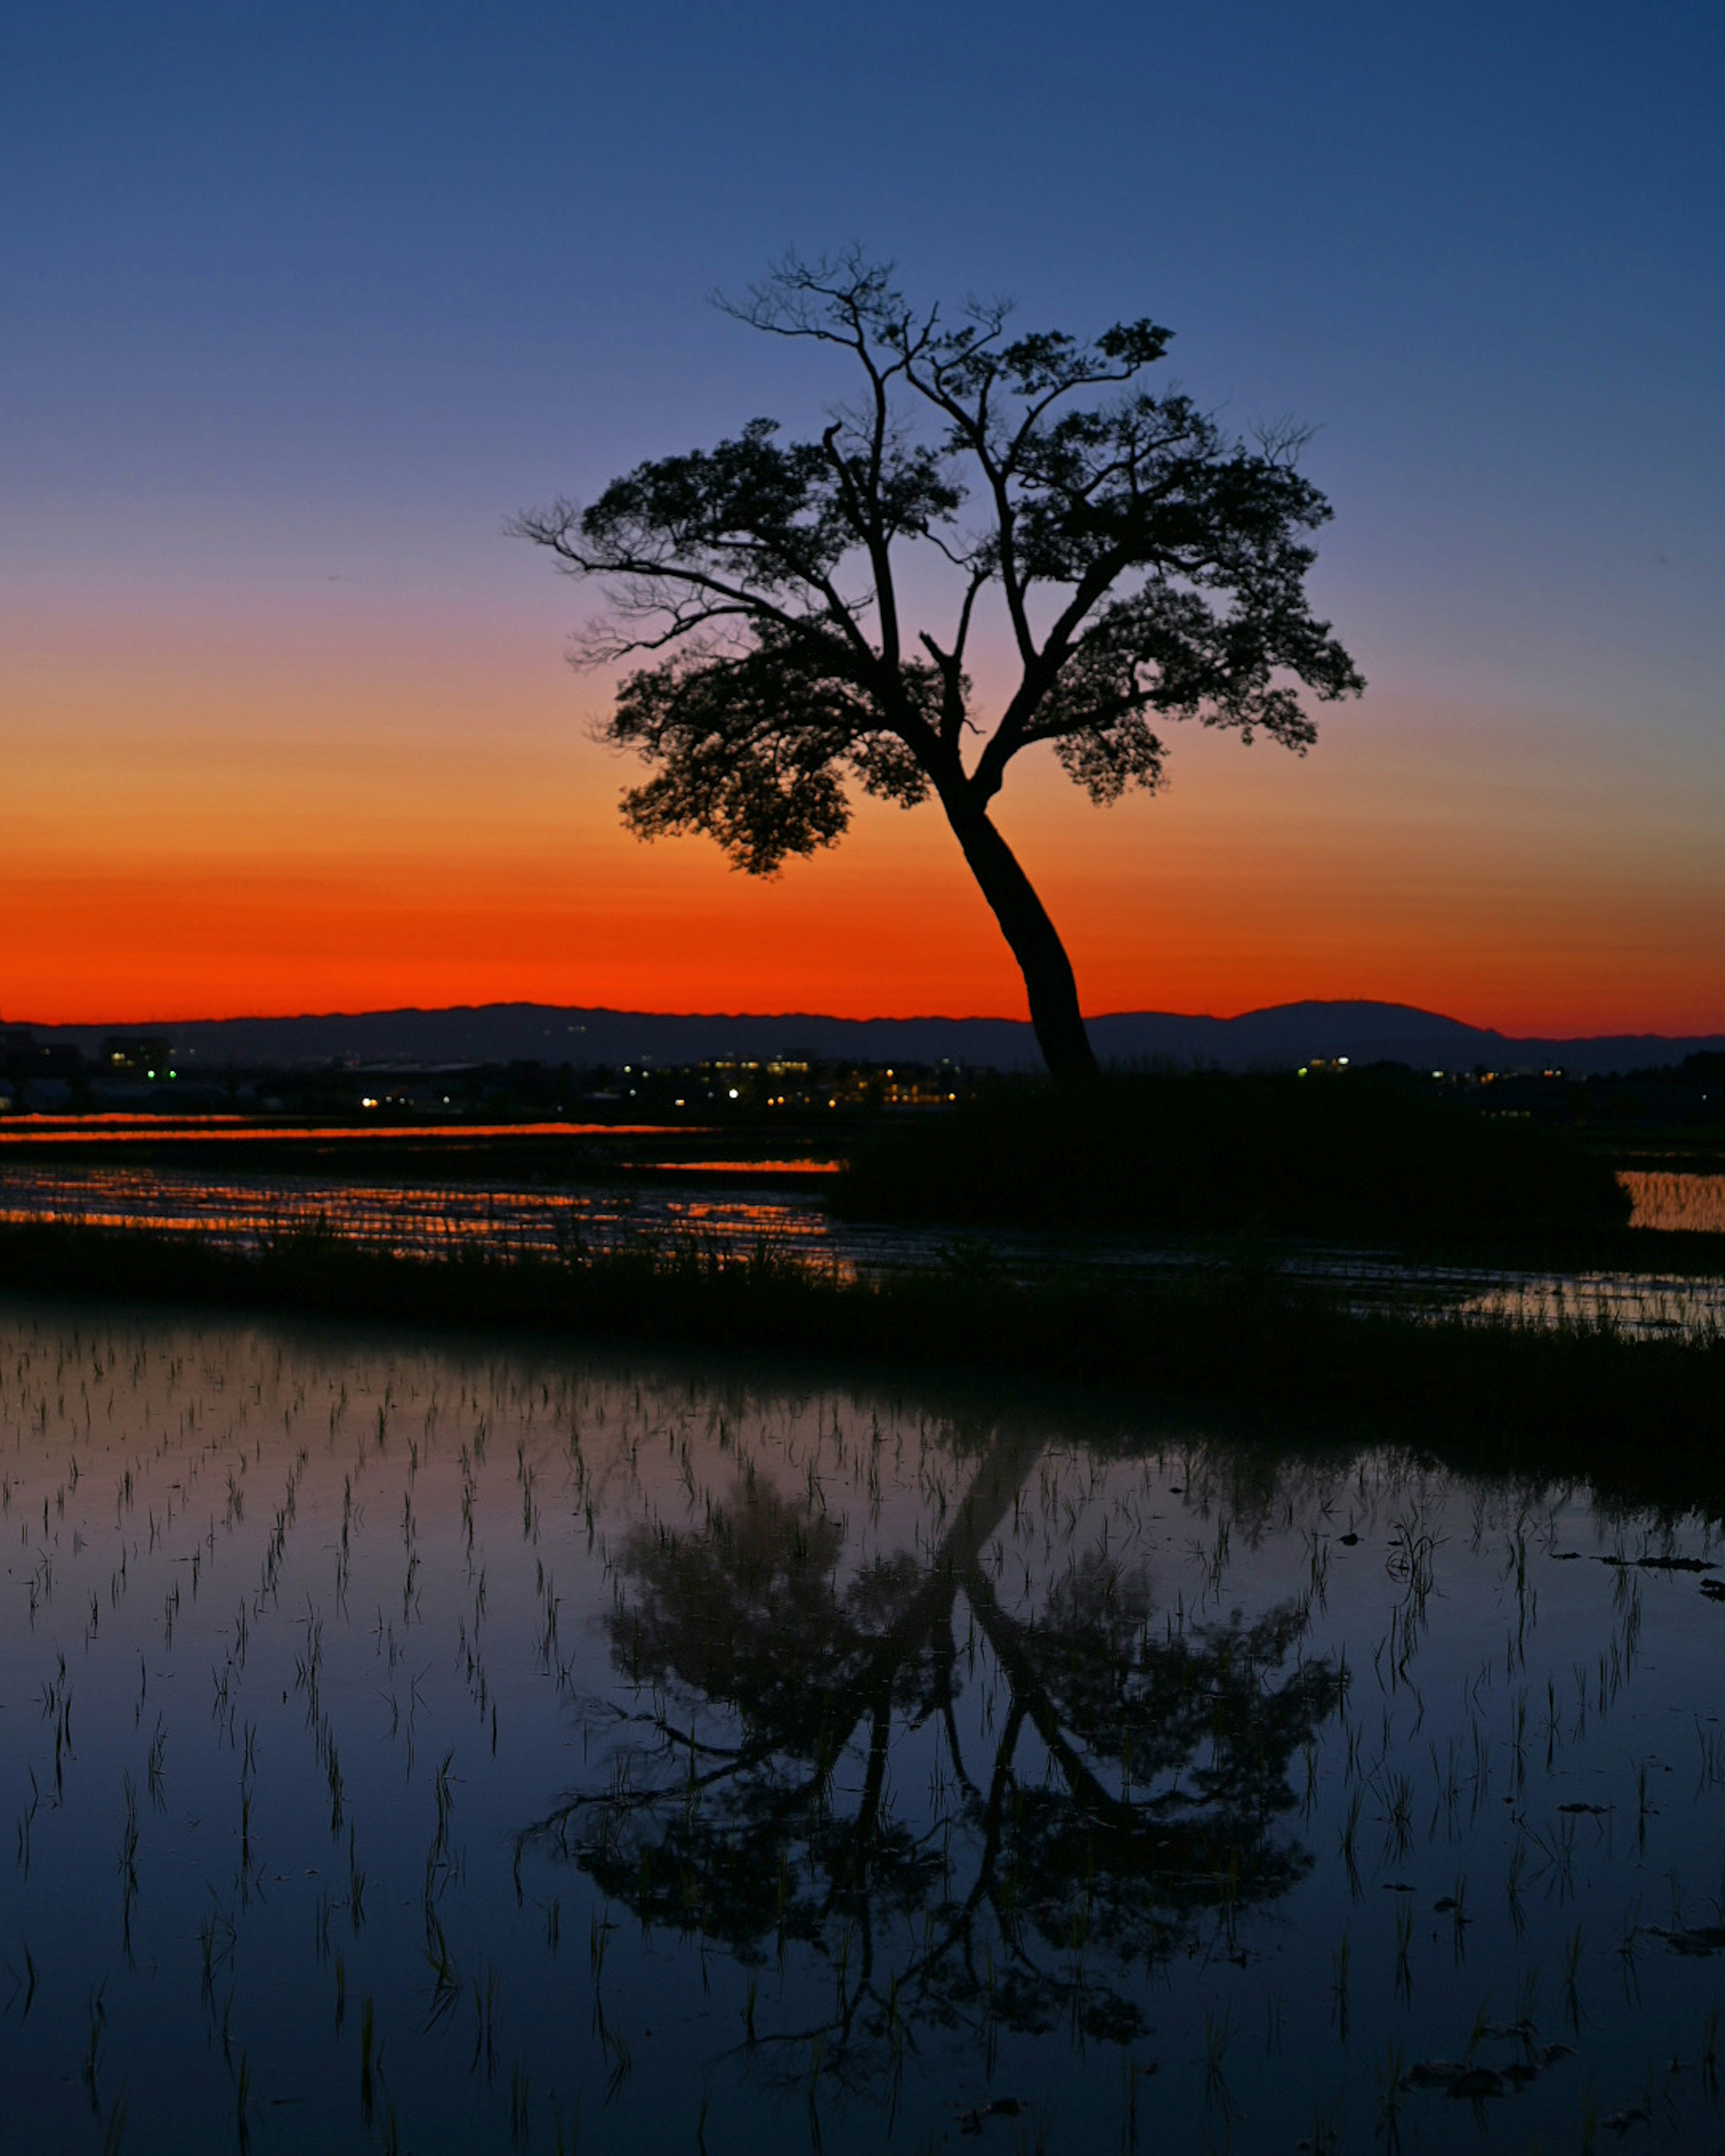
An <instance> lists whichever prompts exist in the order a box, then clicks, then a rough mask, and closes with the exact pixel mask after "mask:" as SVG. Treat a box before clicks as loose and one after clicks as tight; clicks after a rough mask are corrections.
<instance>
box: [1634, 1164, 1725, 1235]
mask: <svg viewBox="0 0 1725 2156" xmlns="http://www.w3.org/2000/svg"><path fill="white" fill-rule="evenodd" d="M1617 1179H1618V1181H1619V1182H1620V1183H1621V1184H1622V1185H1623V1187H1624V1188H1625V1190H1627V1191H1628V1193H1629V1194H1630V1199H1632V1201H1633V1202H1634V1206H1635V1210H1634V1212H1633V1213H1632V1214H1630V1226H1631V1227H1632V1228H1663V1229H1667V1230H1669V1231H1671V1232H1672V1233H1674V1234H1678V1235H1683V1234H1688V1235H1725V1175H1685V1174H1673V1173H1671V1172H1670V1171H1668V1170H1666V1171H1658V1172H1656V1171H1654V1170H1651V1169H1645V1168H1625V1169H1621V1170H1620V1171H1619V1173H1618V1178H1617Z"/></svg>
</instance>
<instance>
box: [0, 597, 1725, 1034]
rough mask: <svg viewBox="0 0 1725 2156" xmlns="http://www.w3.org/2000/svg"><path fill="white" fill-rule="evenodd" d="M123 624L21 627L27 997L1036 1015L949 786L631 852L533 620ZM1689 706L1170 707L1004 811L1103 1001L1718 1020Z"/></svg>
mask: <svg viewBox="0 0 1725 2156" xmlns="http://www.w3.org/2000/svg"><path fill="white" fill-rule="evenodd" d="M306 603H307V605H308V607H309V606H310V604H311V602H309V601H308V602H306ZM563 612H565V613H566V612H567V607H566V606H565V607H564V608H563ZM558 618H559V619H561V618H562V617H561V615H559V617H558ZM49 627H50V628H52V624H49ZM127 627H129V628H130V629H131V630H132V631H133V632H134V633H133V634H131V635H130V636H126V635H122V634H120V633H119V631H118V630H116V629H114V628H113V627H112V625H111V624H110V626H109V628H107V629H101V628H100V626H99V627H98V628H96V629H92V630H91V631H90V634H88V635H87V636H86V637H85V638H84V639H83V640H82V641H81V642H78V643H76V644H75V645H74V640H73V639H72V638H71V635H70V630H69V628H68V627H67V625H66V624H61V632H63V633H55V634H49V633H48V631H47V630H42V631H40V632H38V630H37V629H36V627H35V625H34V624H32V625H31V626H30V627H29V628H27V629H26V630H25V632H24V633H23V638H22V641H21V643H20V644H19V645H18V649H16V650H14V651H12V652H9V654H8V684H7V685H6V687H5V688H4V689H3V690H0V729H3V732H4V737H5V742H6V757H7V780H6V785H5V788H4V792H3V794H0V922H3V924H4V929H3V934H0V1014H3V1015H4V1017H6V1018H7V1019H12V1020H15V1021H28V1020H31V1019H34V1020H37V1021H39V1022H44V1023H45V1022H50V1021H55V1020H82V1021H85V1022H89V1023H100V1022H103V1021H108V1020H111V1021H115V1022H127V1021H131V1022H136V1021H140V1020H142V1019H149V1018H159V1019H171V1018H175V1017H182V1018H188V1017H194V1016H220V1015H224V1014H238V1013H272V1012H275V1013H280V1012H292V1011H300V1010H307V1009H321V1010H332V1009H348V1010H353V1009H377V1008H379V1007H389V1006H400V1005H404V1004H421V1005H426V1006H432V1005H441V1004H458V1003H481V1002H494V1001H505V1000H514V999H531V1000H541V1001H546V1002H553V1003H566V1004H603V1005H610V1006H614V1007H622V1008H639V1009H655V1010H716V1009H728V1010H785V1009H802V1010H824V1011H829V1012H832V1013H834V1014H839V1015H850V1016H866V1015H874V1014H901V1015H908V1014H915V1013H924V1012H943V1013H948V1014H954V1015H963V1014H1012V1015H1018V1014H1022V1011H1023V1008H1024V1003H1023V990H1022V987H1021V985H1020V983H1019V980H1018V978H1017V975H1016V973H1015V971H1014V968H1013V965H1012V962H1011V960H1010V958H1009V956H1008V954H1007V952H1006V951H1005V948H1004V945H1003V944H1002V942H1001V941H1000V938H999V933H998V931H997V930H996V928H995V927H994V924H993V920H992V918H991V917H990V916H989V915H988V911H987V910H986V908H985V907H984V906H983V902H982V901H981V899H980V897H979V896H978V894H977V893H976V891H975V890H974V889H973V886H972V885H970V883H969V881H968V877H967V876H966V874H965V872H964V870H963V865H962V863H961V862H960V860H959V859H958V856H957V850H956V847H955V846H954V844H953V842H952V839H951V838H950V836H949V835H948V834H947V832H946V831H945V829H943V828H942V824H941V823H940V820H939V818H938V814H937V812H936V811H934V810H933V809H931V808H925V809H923V810H921V811H918V812H916V814H912V815H910V816H904V815H901V814H899V813H897V812H896V811H893V810H891V809H887V808H880V807H876V806H874V805H872V804H870V805H865V808H863V809H862V810H861V811H860V814H859V815H858V818H857V821H856V824H855V828H854V829H853V831H852V833H851V834H850V836H849V837H848V838H847V839H845V842H844V843H843V844H841V845H840V846H839V848H838V849H837V850H834V851H833V852H832V853H830V854H829V855H824V856H822V857H820V858H819V859H818V860H814V861H810V862H806V863H796V864H793V865H792V866H791V867H790V868H789V869H788V870H787V871H786V872H785V874H784V875H783V877H782V878H780V879H779V880H777V881H776V882H771V883H760V882H756V881H752V880H749V879H747V878H745V877H742V876H739V875H734V874H732V873H731V872H730V871H729V870H727V869H726V865H725V864H724V862H723V861H722V860H721V857H720V856H719V855H718V854H717V853H716V850H714V849H713V848H712V847H711V846H710V845H708V844H705V843H704V842H701V841H697V840H688V841H675V842H666V843H661V844H658V845H655V846H651V847H644V846H641V845H639V844H637V843H636V842H635V841H634V839H631V838H630V837H629V835H628V834H626V833H624V831H622V830H621V829H619V825H618V823H617V819H616V813H615V803H616V798H617V794H618V792H619V788H620V787H621V786H622V785H623V784H624V783H627V782H628V780H629V778H630V776H631V775H632V767H630V766H629V765H627V764H626V763H623V762H619V761H618V760H616V759H615V758H614V757H612V756H611V755H609V754H608V753H607V752H603V751H602V750H601V749H599V748H598V747H595V746H594V745H593V743H592V742H590V741H589V740H588V738H587V737H586V736H585V735H584V733H583V725H582V720H583V713H584V712H585V713H588V714H590V713H591V711H593V709H594V708H595V707H596V706H597V704H598V702H599V701H601V698H600V696H599V692H598V690H597V689H596V687H595V686H594V685H592V684H587V685H583V684H582V683H581V682H580V681H578V680H575V679H573V678H572V677H571V676H570V675H568V674H567V671H566V670H564V669H563V668H562V666H561V665H560V664H559V663H558V661H557V644H556V639H555V636H554V634H552V624H551V623H550V622H549V621H546V622H543V623H541V622H538V621H535V622H533V623H531V624H528V623H521V622H518V623H515V624H504V631H506V632H507V633H506V634H505V633H503V631H500V632H499V633H498V634H497V636H496V637H495V639H494V642H493V644H492V645H491V647H490V648H489V649H488V648H486V646H485V643H484V639H483V638H481V637H477V636H476V637H475V639H470V643H469V644H462V643H461V642H460V640H459V639H456V638H454V636H453V633H451V634H449V635H446V636H445V637H444V639H443V640H442V641H441V642H440V641H439V636H438V635H437V634H435V633H434V632H433V631H432V630H430V629H427V628H426V626H425V625H424V624H416V625H413V626H412V629H411V633H410V632H409V628H408V625H403V624H398V631H399V633H398V634H397V635H396V637H395V639H394V640H393V642H392V640H391V639H390V638H389V637H388V636H387V635H384V634H382V632H381V631H378V630H377V629H376V625H375V624H373V628H372V631H371V632H367V633H363V634H362V629H363V624H360V625H358V626H355V625H354V624H349V627H348V629H347V631H346V632H344V634H346V636H347V641H346V642H345V643H344V642H343V641H342V640H341V638H340V637H335V638H333V640H332V638H331V634H330V633H322V640H321V642H320V641H319V640H318V639H317V638H316V637H311V638H310V639H309V641H308V645H307V649H309V651H310V653H311V655H310V656H300V657H296V656H295V652H294V649H293V648H292V644H291V639H286V640H283V639H278V640H277V642H276V643H275V644H270V643H269V642H268V640H267V639H263V637H262V632H261V631H260V632H259V636H258V637H257V638H255V639H253V642H254V644H260V645H261V649H259V650H254V649H252V648H251V646H250V645H249V644H248V641H247V639H246V637H245V636H244V634H241V633H240V630H239V628H234V629H233V630H232V633H231V634H228V636H227V637H226V638H225V639H223V637H222V636H219V635H212V636H210V637H208V638H206V639H203V640H202V641H200V640H199V639H197V638H193V637H192V636H191V635H189V634H185V635H177V634H174V633H172V624H169V625H168V627H167V628H163V627H162V626H161V625H160V624H157V626H156V627H155V628H153V629H152V628H151V627H150V625H149V624H140V623H138V622H136V621H133V622H131V623H130V624H125V623H122V624H121V628H127ZM324 630H325V631H327V624H325V625H324ZM1676 738H1677V740H1678V745H1677V746H1676V747H1673V746H1672V745H1671V739H1669V738H1668V739H1667V740H1666V742H1665V745H1664V747H1662V749H1661V752H1660V754H1659V755H1658V756H1657V757H1654V756H1651V755H1648V754H1645V753H1643V752H1642V751H1643V748H1644V747H1645V744H1640V745H1638V743H1637V742H1636V740H1635V737H1634V736H1633V733H1632V731H1630V730H1628V729H1625V728H1623V727H1620V726H1614V725H1613V724H1610V723H1608V722H1607V721H1604V720H1603V719H1600V720H1597V721H1594V720H1588V721H1582V720H1576V719H1574V717H1573V716H1568V715H1558V714H1554V713H1543V712H1540V711H1489V712H1488V711H1478V710H1475V711H1471V712H1467V713H1463V714H1460V715H1455V714H1452V713H1450V712H1449V711H1445V710H1444V709H1441V708H1440V706H1438V705H1437V704H1436V703H1435V702H1434V701H1432V700H1430V698H1427V699H1426V700H1425V701H1420V699H1418V698H1415V697H1414V696H1409V695H1406V694H1398V693H1397V692H1394V691H1393V690H1380V691H1378V692H1375V693H1374V694H1373V696H1371V697H1368V700H1367V701H1366V703H1365V704H1364V705H1363V706H1358V707H1350V708H1348V710H1346V711H1341V712H1339V713H1337V714H1335V715H1333V716H1330V717H1329V718H1328V720H1327V724H1326V727H1325V731H1324V734H1323V738H1322V741H1321V742H1320V745H1319V747H1318V748H1317V751H1316V752H1314V753H1313V754H1312V756H1311V757H1307V758H1306V759H1304V760H1303V761H1301V760H1296V759H1294V758H1291V757H1288V756H1286V754H1284V753H1282V752H1280V751H1278V750H1276V749H1275V748H1273V747H1266V746H1262V745H1260V746H1257V747H1254V748H1252V749H1250V750H1244V749H1242V748H1241V747H1240V745H1239V744H1238V743H1237V742H1234V741H1232V740H1230V739H1224V738H1219V737H1209V736H1205V735H1203V734H1201V733H1194V732H1190V731H1186V732H1180V733H1178V735H1177V737H1176V741H1175V752H1174V755H1173V762H1172V773H1173V786H1172V788H1171V790H1170V791H1169V792H1168V793H1167V794H1166V795H1165V796H1164V797H1163V798H1159V799H1157V800H1147V799H1143V798H1135V799H1132V800H1129V801H1127V803H1123V804H1122V806H1120V807H1119V808H1115V809H1112V810H1109V811H1106V812H1099V811H1097V810H1095V809H1093V808H1091V807H1090V806H1089V805H1088V804H1087V803H1086V801H1085V800H1084V798H1083V797H1081V795H1079V794H1077V793H1076V792H1074V791H1073V790H1072V789H1071V788H1069V787H1068V786H1067V785H1066V784H1065V781H1064V780H1062V779H1060V778H1059V777H1058V776H1057V774H1055V773H1054V772H1053V771H1052V769H1051V768H1050V767H1046V766H1045V767H1043V768H1041V769H1040V770H1029V769H1024V767H1019V768H1016V769H1015V770H1014V775H1013V778H1012V779H1011V780H1010V782H1009V789H1008V792H1007V793H1006V794H1005V795H1004V797H1003V799H1002V802H1001V804H1000V809H999V814H1000V820H1001V822H1002V824H1003V826H1004V829H1006V831H1007V833H1008V834H1009V837H1010V838H1011V839H1012V840H1013V842H1014V844H1016V845H1017V846H1018V848H1019V851H1020V853H1021V855H1022V856H1023V858H1024V862H1025V864H1026V865H1027V867H1028V868H1029V870H1030V873H1031V875H1032V876H1033V878H1034V880H1036V881H1037V883H1038V884H1039V886H1040V888H1041V889H1042V891H1043V892H1044V894H1045V897H1046V899H1047V901H1048V902H1049V905H1050V910H1051V911H1053V913H1054V915H1055V918H1056V921H1058V923H1059V924H1060V927H1061V928H1062V929H1063V931H1064V932H1065V936H1066V937H1067V940H1068V942H1069V945H1070V948H1071V951H1072V953H1073V956H1074V959H1075V962H1076V966H1077V968H1078V973H1079V978H1080V982H1081V992H1082V994H1083V997H1084V1000H1085V1002H1086V1006H1087V1007H1088V1008H1089V1009H1091V1010H1092V1011H1097V1012H1100V1011H1106V1010H1117V1009H1169V1010H1208V1011H1214V1012H1218V1013H1230V1012H1234V1011H1238V1010H1240V1009H1250V1008H1252V1007H1255V1006H1258V1005H1261V1004H1269V1003H1275V1002H1280V1001H1286V1000H1291V999H1293V998H1301V997H1308V996H1310V997H1355V996H1358V997H1375V998H1385V999H1389V1000H1394V1001H1399V1002H1405V1003H1413V1004H1422V1005H1425V1006H1426V1007H1428V1008H1431V1009H1440V1010H1443V1011H1446V1012H1449V1013H1450V1014H1454V1015H1455V1016H1457V1017H1461V1018H1465V1019H1470V1020H1472V1021H1474V1022H1476V1023H1480V1024H1495V1025H1497V1026H1499V1027H1502V1028H1503V1029H1507V1030H1510V1031H1524V1032H1525V1031H1547V1032H1552V1033H1558V1034H1561V1033H1565V1032H1584V1031H1585V1032H1593V1031H1605V1030H1612V1031H1615V1030H1629V1029H1657V1030H1668V1031H1704V1030H1711V1029H1717V1028H1719V1027H1722V1026H1725V868H1722V860H1725V855H1722V854H1721V850H1720V848H1719V845H1718V825H1717V809H1718V805H1719V804H1718V803H1717V799H1716V798H1715V797H1716V795H1717V773H1714V772H1713V770H1712V766H1711V765H1709V764H1708V763H1707V751H1706V749H1705V747H1704V745H1701V744H1699V743H1697V745H1696V746H1695V747H1693V749H1692V751H1686V750H1685V749H1684V748H1683V747H1681V737H1676Z"/></svg>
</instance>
